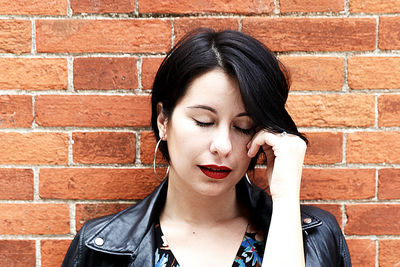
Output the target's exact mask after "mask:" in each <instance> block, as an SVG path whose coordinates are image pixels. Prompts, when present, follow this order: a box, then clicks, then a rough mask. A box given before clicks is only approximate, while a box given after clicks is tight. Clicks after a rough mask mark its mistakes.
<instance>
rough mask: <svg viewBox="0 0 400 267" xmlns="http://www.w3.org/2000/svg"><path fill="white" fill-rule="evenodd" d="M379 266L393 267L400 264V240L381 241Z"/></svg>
mask: <svg viewBox="0 0 400 267" xmlns="http://www.w3.org/2000/svg"><path fill="white" fill-rule="evenodd" d="M378 253H379V266H381V267H392V266H396V265H398V264H399V259H400V240H398V239H395V240H390V239H381V240H379V252H378Z"/></svg>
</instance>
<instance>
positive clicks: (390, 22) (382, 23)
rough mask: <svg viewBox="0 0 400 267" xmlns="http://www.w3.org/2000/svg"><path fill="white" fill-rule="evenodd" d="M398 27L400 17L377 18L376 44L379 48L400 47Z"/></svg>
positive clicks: (399, 25)
mask: <svg viewBox="0 0 400 267" xmlns="http://www.w3.org/2000/svg"><path fill="white" fill-rule="evenodd" d="M398 8H399V6H398ZM399 27H400V17H380V18H379V44H378V46H379V48H380V49H400V36H399V34H398V32H399Z"/></svg>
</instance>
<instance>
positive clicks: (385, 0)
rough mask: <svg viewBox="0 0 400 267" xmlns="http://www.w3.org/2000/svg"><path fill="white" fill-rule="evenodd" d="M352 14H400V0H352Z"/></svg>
mask: <svg viewBox="0 0 400 267" xmlns="http://www.w3.org/2000/svg"><path fill="white" fill-rule="evenodd" d="M350 12H351V13H399V12H400V1H399V0H351V1H350Z"/></svg>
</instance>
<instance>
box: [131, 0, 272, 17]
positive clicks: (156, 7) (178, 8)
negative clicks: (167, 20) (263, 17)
mask: <svg viewBox="0 0 400 267" xmlns="http://www.w3.org/2000/svg"><path fill="white" fill-rule="evenodd" d="M273 9H274V1H273V0H250V1H240V0H231V1H223V0H204V1H173V0H165V1H159V2H155V1H151V0H140V1H139V13H172V14H174V13H175V14H189V13H190V14H193V13H221V12H222V13H238V14H243V13H244V14H264V13H269V12H271V11H272V10H273Z"/></svg>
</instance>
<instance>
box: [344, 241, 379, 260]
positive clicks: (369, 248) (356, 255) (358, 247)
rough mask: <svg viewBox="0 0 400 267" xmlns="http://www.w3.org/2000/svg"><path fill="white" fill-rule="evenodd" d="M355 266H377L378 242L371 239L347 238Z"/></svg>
mask: <svg viewBox="0 0 400 267" xmlns="http://www.w3.org/2000/svg"><path fill="white" fill-rule="evenodd" d="M346 241H347V245H348V246H349V251H350V257H351V264H352V266H354V267H363V266H375V255H376V244H375V241H374V240H371V239H347V240H346Z"/></svg>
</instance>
